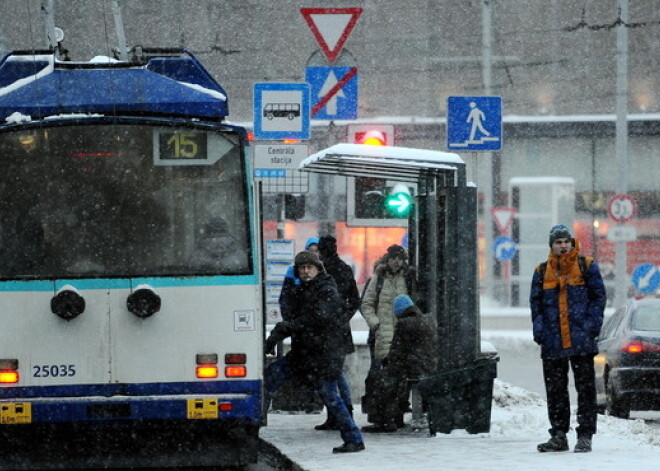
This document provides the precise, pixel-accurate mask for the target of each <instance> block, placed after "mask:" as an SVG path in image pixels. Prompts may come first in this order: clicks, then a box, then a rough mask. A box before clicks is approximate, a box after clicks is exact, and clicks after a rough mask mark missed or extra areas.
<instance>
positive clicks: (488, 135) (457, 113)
mask: <svg viewBox="0 0 660 471" xmlns="http://www.w3.org/2000/svg"><path fill="white" fill-rule="evenodd" d="M447 149H449V150H457V151H461V150H464V151H497V150H501V149H502V97H498V96H450V97H448V98H447Z"/></svg>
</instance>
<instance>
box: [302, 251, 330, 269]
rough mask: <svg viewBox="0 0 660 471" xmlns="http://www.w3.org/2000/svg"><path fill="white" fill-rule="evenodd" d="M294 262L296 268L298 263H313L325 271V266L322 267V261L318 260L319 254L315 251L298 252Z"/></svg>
mask: <svg viewBox="0 0 660 471" xmlns="http://www.w3.org/2000/svg"><path fill="white" fill-rule="evenodd" d="M294 263H295V266H296V270H297V269H298V267H300V265H315V266H316V268H318V269H319V271H320V272H323V273H325V268H324V267H323V263H322V262H321V260H319V256H318V255H317V254H316V252H309V251H307V250H304V251H302V252H298V255H296V258H295V260H294Z"/></svg>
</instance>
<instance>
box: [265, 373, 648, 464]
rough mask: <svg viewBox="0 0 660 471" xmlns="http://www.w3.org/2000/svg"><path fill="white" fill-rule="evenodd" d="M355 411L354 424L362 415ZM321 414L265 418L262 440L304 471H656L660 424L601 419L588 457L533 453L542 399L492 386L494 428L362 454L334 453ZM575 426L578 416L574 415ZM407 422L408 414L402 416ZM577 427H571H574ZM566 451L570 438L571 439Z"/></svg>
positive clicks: (422, 435)
mask: <svg viewBox="0 0 660 471" xmlns="http://www.w3.org/2000/svg"><path fill="white" fill-rule="evenodd" d="M355 412H356V421H357V423H358V425H359V426H363V425H367V420H366V416H365V415H363V414H362V413H361V412H360V411H359V407H358V408H357V410H356V411H355ZM324 419H325V413H323V414H322V415H318V414H316V415H295V414H277V413H271V414H269V415H268V427H265V428H263V429H262V431H261V436H262V438H264V439H265V440H267V441H268V442H270V443H272V444H273V445H275V446H276V447H277V448H279V449H280V451H281V452H282V453H284V454H285V455H287V456H288V457H289V458H290V459H292V460H293V461H294V462H296V463H297V464H298V465H300V466H301V467H302V468H303V469H304V470H306V471H316V470H319V471H321V470H323V471H325V470H331V471H364V470H378V471H387V470H392V471H414V470H432V469H433V470H443V471H453V470H456V471H458V470H460V471H484V470H488V471H513V470H524V471H529V470H534V471H555V470H561V471H620V470H622V469H624V468H627V469H634V470H635V471H656V470H658V469H660V468H659V466H660V465H659V464H658V461H659V459H660V422H658V421H655V422H650V421H649V422H645V421H643V420H639V419H638V420H624V419H617V418H614V417H609V416H602V415H599V416H598V430H599V431H598V434H597V435H595V436H594V441H593V452H592V453H583V454H576V453H573V452H572V451H570V452H564V453H538V452H537V451H536V445H537V444H538V443H539V442H541V441H545V440H546V439H547V438H548V433H547V429H548V420H547V416H546V404H545V399H544V397H542V396H540V395H539V394H536V393H532V392H529V391H527V390H525V389H522V388H519V387H516V386H512V385H510V384H508V383H504V382H501V381H500V380H497V379H496V380H495V382H494V386H493V405H492V414H491V429H490V432H489V433H482V434H475V435H470V434H468V433H467V432H465V431H464V430H454V431H453V432H452V433H451V434H438V435H437V436H435V437H430V436H429V435H428V430H426V431H421V432H417V433H415V432H412V431H410V430H407V431H406V432H398V433H396V434H364V441H365V445H366V450H365V451H363V452H360V453H350V454H346V455H337V454H333V453H332V448H333V447H335V446H338V445H340V444H341V438H340V437H339V432H319V431H315V430H313V428H314V425H316V424H319V423H321V422H322V421H323V420H324ZM572 419H573V421H575V413H573V417H572ZM406 420H410V416H407V417H406ZM576 425H577V424H575V423H574V424H573V426H576ZM569 441H570V445H571V450H572V447H573V445H574V444H575V432H574V431H571V432H570V433H569Z"/></svg>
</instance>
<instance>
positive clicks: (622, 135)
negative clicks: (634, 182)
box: [614, 0, 628, 308]
mask: <svg viewBox="0 0 660 471" xmlns="http://www.w3.org/2000/svg"><path fill="white" fill-rule="evenodd" d="M619 15H620V18H619V19H620V20H621V23H620V24H619V26H618V27H617V34H616V39H617V41H616V46H617V48H616V49H617V50H616V58H617V59H616V156H617V162H618V164H619V178H617V193H619V194H626V193H628V26H627V22H628V0H619ZM626 248H627V244H626V242H623V241H621V242H617V243H616V265H615V273H616V285H615V286H616V288H615V292H614V307H615V308H616V307H619V306H621V305H623V303H624V302H625V299H626V297H627V293H626V290H627V288H628V270H627V268H628V267H627V264H628V260H627V257H626Z"/></svg>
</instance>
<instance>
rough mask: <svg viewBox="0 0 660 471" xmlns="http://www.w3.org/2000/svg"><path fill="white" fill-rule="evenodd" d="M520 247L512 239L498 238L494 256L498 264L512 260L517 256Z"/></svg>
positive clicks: (494, 246) (494, 247) (494, 245)
mask: <svg viewBox="0 0 660 471" xmlns="http://www.w3.org/2000/svg"><path fill="white" fill-rule="evenodd" d="M517 251H518V246H517V245H516V242H515V241H514V240H513V239H512V238H511V237H504V236H502V237H498V238H497V239H495V243H494V244H493V254H494V255H495V258H496V259H497V261H498V262H506V261H508V260H512V259H513V257H515V256H516V252H517Z"/></svg>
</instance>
